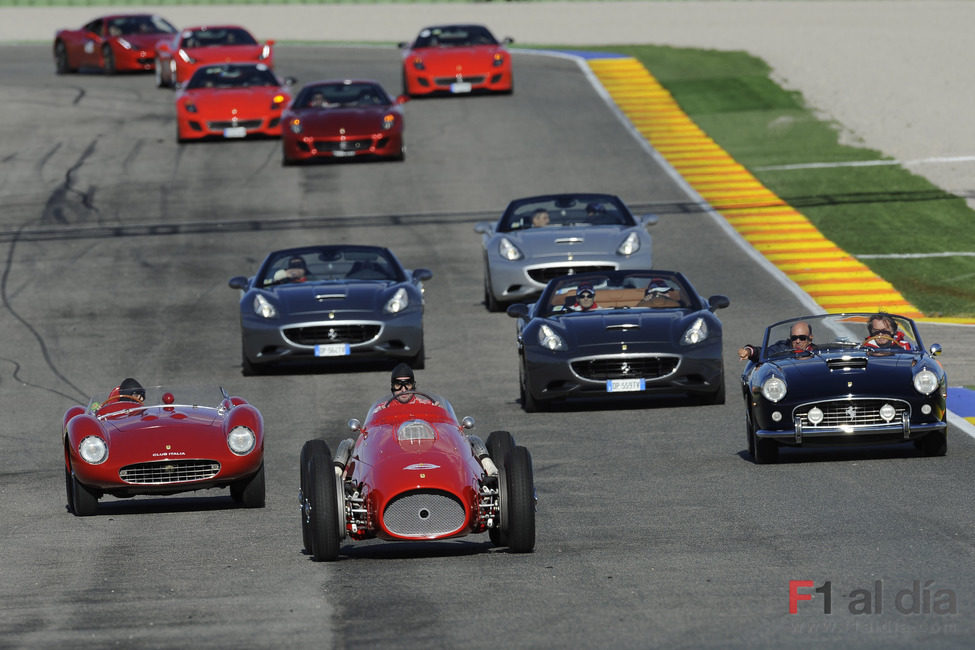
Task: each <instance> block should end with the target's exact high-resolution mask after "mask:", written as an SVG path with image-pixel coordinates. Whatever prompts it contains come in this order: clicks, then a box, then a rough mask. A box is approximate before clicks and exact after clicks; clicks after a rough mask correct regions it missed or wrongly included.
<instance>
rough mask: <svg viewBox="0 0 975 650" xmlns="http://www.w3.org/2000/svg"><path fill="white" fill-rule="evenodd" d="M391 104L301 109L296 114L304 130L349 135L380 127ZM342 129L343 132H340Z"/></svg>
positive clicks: (372, 130)
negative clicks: (367, 106)
mask: <svg viewBox="0 0 975 650" xmlns="http://www.w3.org/2000/svg"><path fill="white" fill-rule="evenodd" d="M392 110H393V108H392V107H391V106H376V107H369V108H330V109H327V110H320V111H301V112H298V113H296V116H297V117H299V118H300V119H301V123H302V125H303V127H304V130H305V132H306V133H307V132H312V133H316V134H320V135H346V134H348V135H351V134H355V133H373V132H376V131H379V130H381V129H382V121H383V116H384V115H386V114H388V113H389V112H390V111H392ZM343 129H344V131H345V133H344V134H343V133H341V131H342V130H343Z"/></svg>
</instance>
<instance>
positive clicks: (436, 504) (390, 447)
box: [343, 401, 497, 540]
mask: <svg viewBox="0 0 975 650" xmlns="http://www.w3.org/2000/svg"><path fill="white" fill-rule="evenodd" d="M378 404H379V405H381V404H382V403H378ZM411 421H422V422H423V423H426V424H427V425H429V426H430V427H431V428H432V430H433V431H434V432H435V436H434V437H433V438H422V437H419V438H418V437H417V436H415V435H414V436H413V437H410V434H409V433H408V432H406V433H401V434H400V435H399V436H397V432H398V431H400V430H401V425H403V424H404V423H408V422H411ZM422 429H423V427H422V425H420V426H418V427H416V428H415V431H416V430H422ZM343 476H344V479H345V482H346V484H349V485H351V486H352V487H353V488H354V494H355V498H354V499H351V500H350V501H349V503H348V505H349V508H348V509H347V510H348V512H350V513H351V516H349V517H347V528H346V533H347V534H348V536H349V537H351V538H353V539H367V538H372V537H379V538H381V539H387V540H410V539H412V540H415V539H428V540H429V539H446V538H449V537H462V536H464V535H468V534H472V533H482V532H485V531H486V530H487V526H488V520H489V518H490V517H491V516H497V513H496V500H495V499H494V497H492V496H491V495H490V494H487V493H485V494H484V496H483V497H482V496H481V492H480V488H481V485H482V482H483V480H484V479H485V478H486V477H485V474H484V470H483V469H482V468H481V465H480V463H479V462H478V461H477V459H476V458H475V457H474V454H473V453H472V451H471V445H470V443H469V441H468V439H467V436H466V435H465V434H464V431H463V428H462V427H461V425H460V424H458V422H457V419H456V417H455V416H454V414H453V412H452V410H450V409H449V408H445V407H443V406H439V405H434V404H430V403H409V404H401V403H399V402H396V401H393V402H392V403H391V404H390V405H389V406H387V407H386V408H381V409H376V408H375V407H373V409H372V410H371V411H370V412H369V415H368V417H367V419H366V422H365V424H364V425H363V426H362V428H361V429H360V432H359V437H358V439H357V440H356V441H355V446H354V448H353V451H352V458H351V459H350V460H349V462H348V464H347V465H346V467H345V473H344V475H343ZM421 494H423V495H427V496H425V497H424V498H423V499H424V500H422V502H418V503H420V505H417V506H414V505H412V503H411V501H410V499H411V498H414V495H421ZM431 494H432V495H433V496H434V498H433V499H432V500H430V497H429V495H431ZM415 508H429V509H430V511H431V513H430V516H429V518H428V521H430V522H432V523H431V524H430V527H429V528H425V527H424V523H423V522H424V520H422V519H420V518H411V517H408V516H407V514H412V513H413V510H414V509H415ZM397 512H398V514H397ZM434 524H439V525H434Z"/></svg>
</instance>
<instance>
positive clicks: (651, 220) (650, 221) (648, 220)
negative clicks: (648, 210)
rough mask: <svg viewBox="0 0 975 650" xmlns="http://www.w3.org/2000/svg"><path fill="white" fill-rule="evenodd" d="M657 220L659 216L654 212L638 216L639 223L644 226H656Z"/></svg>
mask: <svg viewBox="0 0 975 650" xmlns="http://www.w3.org/2000/svg"><path fill="white" fill-rule="evenodd" d="M658 221H660V217H658V216H657V215H655V214H644V215H642V216H641V217H640V223H641V224H642V225H643V226H645V227H649V226H656V225H657V222H658Z"/></svg>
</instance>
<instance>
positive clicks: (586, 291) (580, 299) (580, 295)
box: [569, 283, 599, 311]
mask: <svg viewBox="0 0 975 650" xmlns="http://www.w3.org/2000/svg"><path fill="white" fill-rule="evenodd" d="M593 309H599V305H597V304H596V290H595V289H593V287H592V285H591V284H587V283H583V284H580V285H579V288H578V289H576V301H575V302H574V303H573V304H571V305H569V311H591V310H593Z"/></svg>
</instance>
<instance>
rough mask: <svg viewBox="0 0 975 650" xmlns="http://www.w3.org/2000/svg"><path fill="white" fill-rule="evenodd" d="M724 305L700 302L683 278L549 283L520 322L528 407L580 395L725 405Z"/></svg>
mask: <svg viewBox="0 0 975 650" xmlns="http://www.w3.org/2000/svg"><path fill="white" fill-rule="evenodd" d="M729 304H730V301H729V300H728V298H727V297H725V296H721V295H714V296H711V297H710V298H707V299H705V298H703V297H701V296H700V295H699V294H698V293H697V291H695V289H694V287H693V286H691V283H690V282H689V281H688V280H687V278H685V277H684V276H683V274H681V273H678V272H675V271H658V270H650V269H643V270H634V271H610V272H599V273H578V274H575V275H567V276H563V277H561V278H556V279H555V280H552V281H551V282H549V283H548V286H547V287H546V288H545V291H544V292H543V293H542V295H541V297H540V298H539V299H538V301H537V302H535V303H534V304H532V305H526V304H521V303H519V304H514V305H511V306H509V307H508V315H509V316H512V317H514V318H517V319H518V356H519V361H520V373H519V374H520V387H521V405H522V408H524V409H525V410H526V411H537V410H541V409H544V408H545V407H547V406H548V405H549V404H550V403H551V402H552V401H553V400H557V399H564V398H573V397H603V398H614V397H634V396H639V395H641V394H647V393H674V394H681V395H687V396H693V397H695V398H696V399H698V400H699V401H701V402H704V403H709V404H719V403H723V402H724V399H725V388H724V364H723V361H722V358H721V321H719V320H718V318H717V316H715V315H714V311H715V310H716V309H721V308H724V307H727V306H728V305H729Z"/></svg>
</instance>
